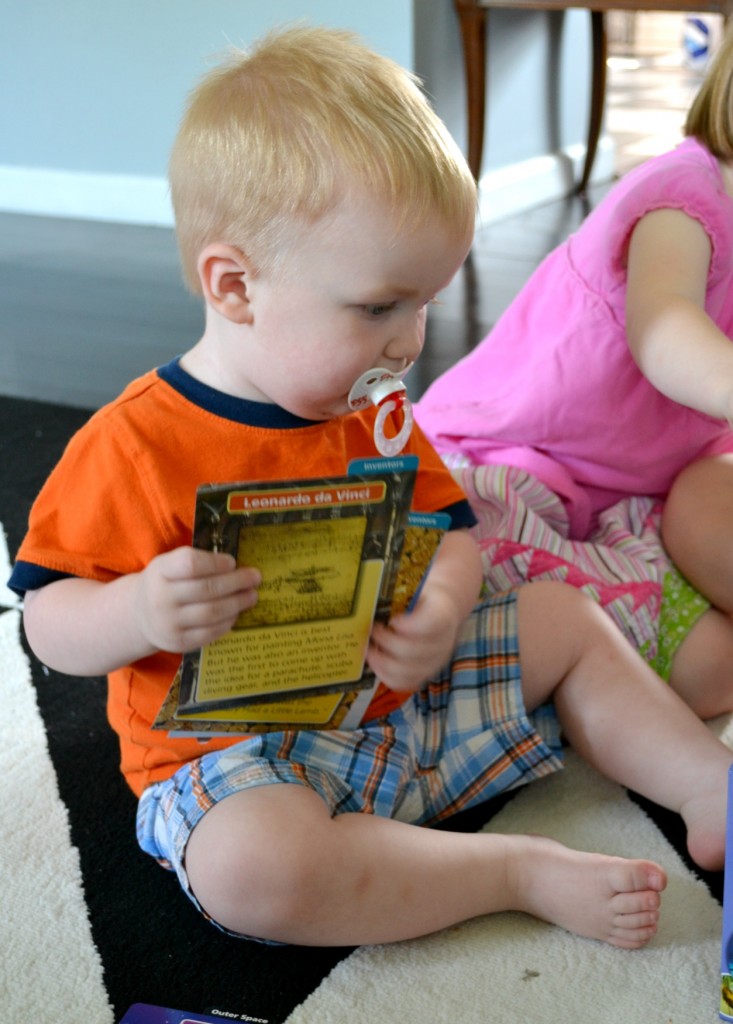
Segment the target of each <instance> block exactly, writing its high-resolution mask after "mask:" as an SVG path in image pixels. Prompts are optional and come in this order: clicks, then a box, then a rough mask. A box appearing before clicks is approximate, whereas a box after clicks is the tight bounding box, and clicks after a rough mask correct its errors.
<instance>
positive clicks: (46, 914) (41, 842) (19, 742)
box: [0, 528, 113, 1024]
mask: <svg viewBox="0 0 733 1024" xmlns="http://www.w3.org/2000/svg"><path fill="white" fill-rule="evenodd" d="M7 569H8V557H7V546H6V544H5V537H4V534H3V533H2V529H1V528H0V580H2V581H3V585H2V588H0V605H1V606H2V607H3V608H9V610H5V611H2V613H1V614H0V695H1V699H2V715H1V716H0V779H2V780H3V784H2V787H1V788H0V835H1V836H2V841H1V844H0V893H2V896H1V897H0V899H1V900H2V910H1V912H0V950H2V955H1V956H0V1020H2V1021H3V1022H7V1024H21V1022H26V1021H27V1022H28V1024H31V1022H33V1024H46V1022H48V1024H51V1022H52V1021H53V1022H55V1024H75V1022H77V1021H78V1022H80V1024H81V1022H83V1024H111V1022H112V1020H113V1014H112V1008H111V1006H110V1004H109V1001H108V999H107V994H106V992H105V989H104V985H103V982H102V965H101V962H100V960H99V957H98V955H97V951H96V949H95V947H94V944H93V942H92V937H91V932H90V928H89V920H88V916H87V909H86V904H85V902H84V895H83V892H82V886H81V872H80V869H79V857H78V853H77V851H76V849H75V848H74V847H73V846H72V845H71V840H70V837H69V825H68V817H67V813H66V808H65V807H64V805H63V803H62V802H61V800H60V799H59V795H58V788H57V785H56V776H55V774H54V770H53V766H52V764H51V761H50V759H49V756H48V748H47V745H46V734H45V732H44V728H43V723H42V721H41V718H40V715H39V713H38V708H37V705H36V697H35V690H34V689H33V685H32V683H31V675H30V666H29V665H28V661H27V658H26V656H25V654H24V652H23V650H22V648H21V645H20V639H19V629H20V612H19V611H18V609H17V607H13V606H14V605H15V606H17V600H16V599H15V597H14V596H13V594H12V593H11V592H10V591H8V590H7V588H6V587H5V586H4V581H5V580H6V579H7V577H8V572H7Z"/></svg>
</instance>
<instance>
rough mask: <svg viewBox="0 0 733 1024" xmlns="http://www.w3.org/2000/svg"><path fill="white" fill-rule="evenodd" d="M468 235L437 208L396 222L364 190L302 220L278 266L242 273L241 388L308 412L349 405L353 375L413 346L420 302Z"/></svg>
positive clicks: (448, 269)
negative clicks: (245, 320)
mask: <svg viewBox="0 0 733 1024" xmlns="http://www.w3.org/2000/svg"><path fill="white" fill-rule="evenodd" d="M470 244H471V238H470V237H466V236H463V235H460V236H459V235H458V234H457V233H456V232H452V231H451V230H449V229H448V228H447V227H446V225H445V224H444V223H443V222H442V221H441V220H440V219H439V218H437V217H436V216H432V217H429V218H427V219H426V220H425V221H424V222H422V223H420V224H419V225H418V226H417V228H413V227H410V228H409V229H408V230H404V229H403V230H401V231H399V230H398V228H397V219H396V217H395V216H394V215H393V214H392V212H391V211H390V210H389V209H388V208H386V207H385V206H384V205H381V204H380V203H378V202H375V201H374V200H367V199H366V198H363V199H361V200H358V199H357V200H353V199H350V200H349V201H348V202H346V201H345V202H344V203H342V205H341V206H340V207H338V208H337V209H336V210H335V211H333V212H332V213H330V214H328V215H327V216H326V217H324V218H323V219H322V220H320V221H319V222H318V223H317V224H315V225H313V226H312V227H309V228H307V229H305V228H304V229H303V230H302V231H301V232H300V233H299V235H298V236H297V238H296V241H295V242H294V244H293V246H292V248H291V250H290V252H289V253H288V255H287V257H286V258H285V260H284V262H283V266H282V268H281V269H279V270H278V271H275V272H272V273H264V274H258V275H256V276H255V277H254V278H250V280H249V287H248V295H249V300H250V304H251V306H250V308H251V313H252V330H251V332H250V337H249V339H248V341H247V342H246V343H245V344H244V345H243V346H242V349H241V358H240V359H239V363H240V365H239V366H238V367H237V371H238V377H239V379H240V380H242V379H245V380H246V391H247V394H246V396H245V397H249V398H253V399H255V400H259V401H267V402H274V403H276V404H278V405H280V406H282V407H283V408H285V409H287V410H289V411H290V412H292V413H294V414H296V415H298V416H302V417H304V418H306V419H311V420H325V419H332V418H333V417H335V416H341V415H343V414H345V413H347V412H348V411H349V408H348V401H347V398H348V393H349V390H350V389H351V386H352V384H353V383H354V381H355V380H356V379H357V377H359V376H361V374H363V373H364V372H365V371H366V370H368V369H370V368H371V367H374V366H384V367H386V368H387V369H389V370H393V371H400V370H402V369H404V368H405V367H406V366H407V365H409V364H410V363H412V362H414V360H415V359H416V358H417V356H418V355H419V354H420V351H421V349H422V346H423V342H424V338H425V314H426V307H427V304H428V303H429V302H430V300H431V299H433V298H434V297H435V295H436V294H437V293H438V292H439V291H441V290H442V289H443V288H445V286H446V285H447V284H448V283H449V282H450V280H451V278H452V277H453V276H454V274H455V273H456V271H457V270H458V268H459V267H460V266H461V264H462V263H463V261H464V259H465V258H466V255H467V253H468V249H469V247H470Z"/></svg>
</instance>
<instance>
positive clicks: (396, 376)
mask: <svg viewBox="0 0 733 1024" xmlns="http://www.w3.org/2000/svg"><path fill="white" fill-rule="evenodd" d="M410 366H412V363H410ZM410 366H407V367H405V369H404V370H401V371H400V373H392V372H391V370H385V369H384V367H381V366H375V367H374V368H373V369H371V370H367V371H366V373H362V375H361V377H359V379H358V380H357V381H356V383H355V384H354V386H353V387H352V389H351V391H350V392H349V408H350V409H351V410H352V411H354V412H356V411H357V410H359V409H364V408H366V407H367V406H369V405H375V406H377V407H378V409H379V412H378V413H377V418H376V419H375V421H374V444H375V445H376V447H377V451H378V452H379V453H380V455H387V456H390V457H392V456H394V455H399V454H400V452H401V451H402V449H403V448H404V447H405V445H406V444H407V442H408V440H409V438H410V434H411V433H412V423H413V419H412V405H411V403H410V399H409V398H408V397H407V388H406V387H405V385H404V384H403V383H402V378H403V377H404V376H405V374H406V373H407V371H408V370H409V369H410ZM398 409H401V410H402V417H403V420H402V427H401V428H400V430H399V433H398V434H396V435H395V437H387V436H386V434H385V433H384V423H385V420H386V419H387V417H388V416H389V415H390V413H393V412H396V411H397V410H398Z"/></svg>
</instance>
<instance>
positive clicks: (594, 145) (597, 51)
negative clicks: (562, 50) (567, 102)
mask: <svg viewBox="0 0 733 1024" xmlns="http://www.w3.org/2000/svg"><path fill="white" fill-rule="evenodd" d="M590 24H591V44H592V61H593V68H592V71H591V74H592V80H591V96H590V116H589V119H588V142H587V148H586V151H585V164H584V166H583V173H582V175H581V178H580V181H579V182H578V188H577V192H578V193H579V194H581V195H582V194H583V193H584V192H585V190H586V188H587V186H588V181H589V179H590V175H591V171H592V170H593V162H594V160H595V158H596V150H597V149H598V139H599V137H600V134H601V125H602V124H603V108H604V106H605V102H606V58H607V56H608V43H607V38H606V18H605V15H604V13H603V11H591V12H590Z"/></svg>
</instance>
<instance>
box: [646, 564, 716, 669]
mask: <svg viewBox="0 0 733 1024" xmlns="http://www.w3.org/2000/svg"><path fill="white" fill-rule="evenodd" d="M709 607H710V603H709V602H708V601H706V600H705V598H704V597H703V596H702V594H700V593H698V591H697V590H695V588H694V587H693V586H692V584H691V583H689V582H688V581H687V580H686V579H685V577H684V576H683V575H682V573H680V572H679V571H678V570H677V569H674V568H673V569H670V570H669V572H667V573H665V576H664V580H663V582H662V605H661V608H660V610H659V636H658V641H657V653H656V656H655V657H654V658H653V659H651V660H650V662H649V663H650V665H651V666H652V668H653V669H654V670H655V671H656V672H657V673H658V674H659V675H660V676H661V677H662V679H665V680H667V682H669V676H670V673H671V671H672V662H673V660H674V656H675V654H676V653H677V650H678V649H679V646H680V644H681V643H682V641H683V640H684V639H685V637H686V636H687V635H688V634H689V632H690V630H691V629H692V627H693V626H694V625H695V623H696V622H697V621H698V619H699V618H700V617H701V616H702V615H704V614H705V612H706V611H707V610H708V608H709Z"/></svg>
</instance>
